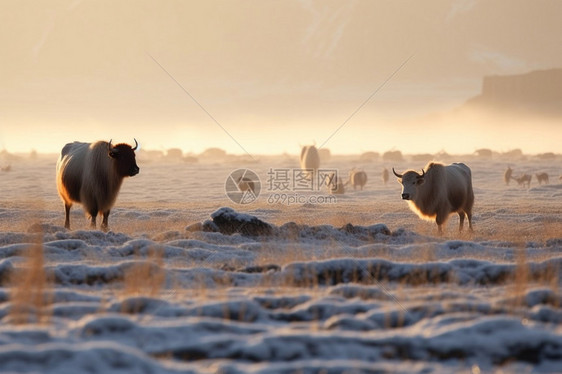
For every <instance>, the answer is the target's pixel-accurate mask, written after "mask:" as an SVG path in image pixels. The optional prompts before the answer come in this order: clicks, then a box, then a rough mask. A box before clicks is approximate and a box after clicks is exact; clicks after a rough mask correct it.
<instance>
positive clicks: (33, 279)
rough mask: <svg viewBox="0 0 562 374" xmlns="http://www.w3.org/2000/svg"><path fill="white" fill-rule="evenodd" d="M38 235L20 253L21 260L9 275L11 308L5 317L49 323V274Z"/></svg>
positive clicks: (50, 279) (50, 298)
mask: <svg viewBox="0 0 562 374" xmlns="http://www.w3.org/2000/svg"><path fill="white" fill-rule="evenodd" d="M40 240H41V239H40V236H39V235H38V236H37V239H36V243H35V244H32V245H31V246H30V247H29V248H28V249H27V250H26V251H25V253H24V254H23V257H24V262H23V264H22V265H21V266H19V267H17V268H16V269H15V271H14V273H13V274H12V276H11V279H10V302H11V308H10V313H9V318H8V320H9V321H11V322H12V323H14V324H26V323H48V322H49V319H50V310H49V307H50V305H51V304H52V298H53V284H52V277H51V276H50V275H49V274H47V272H46V271H45V267H44V265H45V259H44V256H43V245H42V244H41V242H40Z"/></svg>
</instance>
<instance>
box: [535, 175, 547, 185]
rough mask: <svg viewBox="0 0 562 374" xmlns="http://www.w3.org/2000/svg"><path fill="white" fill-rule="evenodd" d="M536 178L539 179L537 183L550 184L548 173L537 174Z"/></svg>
mask: <svg viewBox="0 0 562 374" xmlns="http://www.w3.org/2000/svg"><path fill="white" fill-rule="evenodd" d="M535 176H536V177H537V181H538V182H539V184H542V183H543V182H544V184H548V174H547V173H538V174H535Z"/></svg>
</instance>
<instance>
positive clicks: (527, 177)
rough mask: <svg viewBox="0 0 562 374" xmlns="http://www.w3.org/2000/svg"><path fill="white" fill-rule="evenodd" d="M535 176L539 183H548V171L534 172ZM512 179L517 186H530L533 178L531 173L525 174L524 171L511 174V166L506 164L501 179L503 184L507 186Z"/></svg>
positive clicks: (561, 177)
mask: <svg viewBox="0 0 562 374" xmlns="http://www.w3.org/2000/svg"><path fill="white" fill-rule="evenodd" d="M535 177H536V179H537V182H539V185H541V184H543V183H544V184H548V183H549V179H548V173H545V172H541V173H536V174H535ZM512 179H513V180H514V181H516V182H517V184H518V185H519V186H523V187H527V188H530V187H531V180H532V179H533V176H532V175H531V174H526V173H523V174H520V175H517V176H513V169H512V168H511V166H508V167H507V169H506V170H505V173H504V174H503V180H504V182H505V184H506V185H508V186H509V182H511V180H512ZM560 179H561V180H562V176H560Z"/></svg>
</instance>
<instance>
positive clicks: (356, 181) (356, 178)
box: [347, 168, 367, 190]
mask: <svg viewBox="0 0 562 374" xmlns="http://www.w3.org/2000/svg"><path fill="white" fill-rule="evenodd" d="M347 183H349V184H351V185H352V186H353V189H354V190H355V189H357V187H360V188H361V190H363V187H364V186H365V184H367V173H365V172H364V171H363V170H356V169H355V168H353V169H351V171H350V172H349V180H348V181H347Z"/></svg>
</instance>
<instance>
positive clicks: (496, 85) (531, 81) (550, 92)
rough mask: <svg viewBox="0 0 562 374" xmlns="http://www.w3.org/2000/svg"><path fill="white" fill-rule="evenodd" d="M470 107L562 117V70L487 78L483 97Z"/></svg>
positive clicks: (484, 81) (479, 96)
mask: <svg viewBox="0 0 562 374" xmlns="http://www.w3.org/2000/svg"><path fill="white" fill-rule="evenodd" d="M467 104H468V106H479V107H486V108H488V109H498V110H509V111H526V112H535V113H536V114H544V115H556V116H558V115H562V69H550V70H538V71H532V72H529V73H526V74H520V75H504V76H499V75H494V76H488V77H484V80H483V83H482V93H481V94H480V95H478V96H476V97H474V98H472V99H470V100H469V101H468V102H467Z"/></svg>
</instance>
